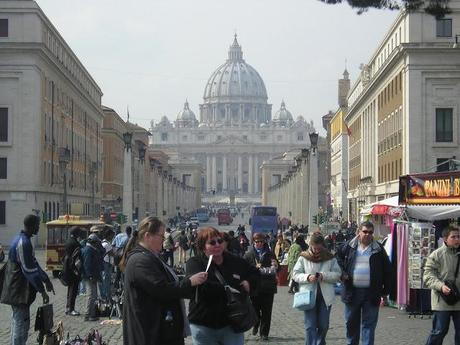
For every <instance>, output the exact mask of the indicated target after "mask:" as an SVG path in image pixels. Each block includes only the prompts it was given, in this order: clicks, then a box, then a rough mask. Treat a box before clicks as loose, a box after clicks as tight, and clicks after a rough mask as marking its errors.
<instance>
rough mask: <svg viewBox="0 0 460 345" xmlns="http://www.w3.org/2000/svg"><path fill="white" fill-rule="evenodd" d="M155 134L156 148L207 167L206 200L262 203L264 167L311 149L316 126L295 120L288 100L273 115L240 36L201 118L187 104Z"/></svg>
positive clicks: (216, 75)
mask: <svg viewBox="0 0 460 345" xmlns="http://www.w3.org/2000/svg"><path fill="white" fill-rule="evenodd" d="M150 131H151V133H152V137H151V142H150V144H151V147H153V148H155V149H160V150H164V151H165V152H166V153H167V154H168V155H170V156H174V157H177V159H178V160H184V159H185V160H189V161H196V162H199V163H200V164H201V169H202V175H201V176H200V181H201V188H202V192H203V193H205V197H207V198H209V197H211V198H212V195H214V194H239V195H240V196H252V197H256V198H258V197H259V196H260V193H261V183H262V182H261V175H260V171H259V169H260V166H261V164H262V162H263V161H265V160H269V159H271V158H273V157H275V156H278V155H280V154H282V153H283V152H286V151H289V150H291V149H294V148H302V147H305V146H307V145H309V136H308V134H309V133H310V132H313V131H314V127H313V123H312V122H310V123H308V122H306V121H305V119H304V118H303V117H302V116H299V117H297V119H296V120H294V118H293V116H292V114H291V113H290V112H289V110H288V109H287V107H286V104H285V103H284V101H283V102H281V105H280V108H279V110H277V111H276V112H275V114H274V115H273V116H272V106H271V104H269V103H268V96H267V90H266V88H265V83H264V81H263V79H262V78H261V76H260V75H259V73H258V72H257V71H256V70H255V69H254V68H253V67H252V66H250V65H249V64H248V63H247V62H246V61H245V60H244V59H243V52H242V49H241V46H240V45H239V43H238V41H237V38H236V36H235V39H234V41H233V44H232V45H231V46H230V48H229V52H228V59H227V60H226V62H224V63H223V64H222V65H221V66H220V67H218V68H217V69H216V70H215V71H214V72H213V73H212V75H211V77H210V78H209V79H208V81H207V83H206V85H205V89H204V95H203V103H202V104H201V105H200V106H199V117H198V118H197V116H196V115H195V113H194V112H193V110H192V109H191V108H190V105H189V103H188V102H185V104H184V108H183V110H182V111H180V112H179V114H178V115H177V118H176V120H175V121H173V122H171V121H170V120H169V119H168V118H167V117H166V116H164V117H163V118H162V119H161V121H160V122H159V123H156V124H154V123H153V121H152V126H151V129H150ZM206 193H207V196H206Z"/></svg>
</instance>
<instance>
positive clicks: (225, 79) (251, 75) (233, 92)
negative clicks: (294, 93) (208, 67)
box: [203, 35, 267, 102]
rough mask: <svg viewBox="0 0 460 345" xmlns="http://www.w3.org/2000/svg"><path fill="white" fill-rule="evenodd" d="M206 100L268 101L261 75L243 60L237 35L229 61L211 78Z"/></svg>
mask: <svg viewBox="0 0 460 345" xmlns="http://www.w3.org/2000/svg"><path fill="white" fill-rule="evenodd" d="M203 97H204V100H205V102H206V100H211V99H214V98H238V99H241V98H243V99H244V98H251V99H253V98H259V99H261V100H265V101H266V100H267V90H266V88H265V84H264V81H263V80H262V78H261V77H260V75H259V73H258V72H257V71H256V70H255V69H254V68H253V67H252V66H250V65H249V64H247V63H246V62H245V61H244V60H243V51H242V50H241V46H240V45H239V44H238V41H237V38H236V35H235V38H234V40H233V44H232V45H231V46H230V49H229V52H228V59H227V61H226V62H225V63H224V64H223V65H221V66H219V67H218V68H217V69H216V70H215V71H214V73H213V74H212V75H211V77H210V78H209V80H208V82H207V84H206V87H205V89H204V96H203Z"/></svg>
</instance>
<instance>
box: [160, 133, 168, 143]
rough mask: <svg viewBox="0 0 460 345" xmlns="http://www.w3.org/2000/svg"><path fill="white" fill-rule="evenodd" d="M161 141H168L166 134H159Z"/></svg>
mask: <svg viewBox="0 0 460 345" xmlns="http://www.w3.org/2000/svg"><path fill="white" fill-rule="evenodd" d="M161 141H168V133H161Z"/></svg>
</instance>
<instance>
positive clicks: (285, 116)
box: [272, 101, 293, 125]
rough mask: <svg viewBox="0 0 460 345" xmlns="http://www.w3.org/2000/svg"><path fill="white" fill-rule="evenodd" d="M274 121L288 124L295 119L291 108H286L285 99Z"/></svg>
mask: <svg viewBox="0 0 460 345" xmlns="http://www.w3.org/2000/svg"><path fill="white" fill-rule="evenodd" d="M272 121H273V123H275V124H277V123H278V124H283V125H285V124H288V123H290V122H292V121H293V118H292V114H291V112H290V111H289V110H287V109H286V104H284V101H282V102H281V107H280V110H278V111H277V112H276V114H275V116H273V119H272Z"/></svg>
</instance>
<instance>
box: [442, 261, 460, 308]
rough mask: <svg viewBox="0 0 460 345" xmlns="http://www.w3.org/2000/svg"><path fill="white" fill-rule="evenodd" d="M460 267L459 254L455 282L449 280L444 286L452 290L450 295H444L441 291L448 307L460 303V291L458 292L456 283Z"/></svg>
mask: <svg viewBox="0 0 460 345" xmlns="http://www.w3.org/2000/svg"><path fill="white" fill-rule="evenodd" d="M459 266H460V255H458V254H457V267H456V268H455V276H454V279H453V280H450V279H447V280H445V281H444V284H445V285H447V287H448V288H449V289H450V294H448V295H444V294H443V293H442V291H441V293H440V295H441V297H442V299H443V300H444V302H446V303H447V304H448V305H454V304H456V303H457V302H458V301H460V291H458V288H457V285H456V284H455V281H456V280H457V276H458V268H459Z"/></svg>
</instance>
